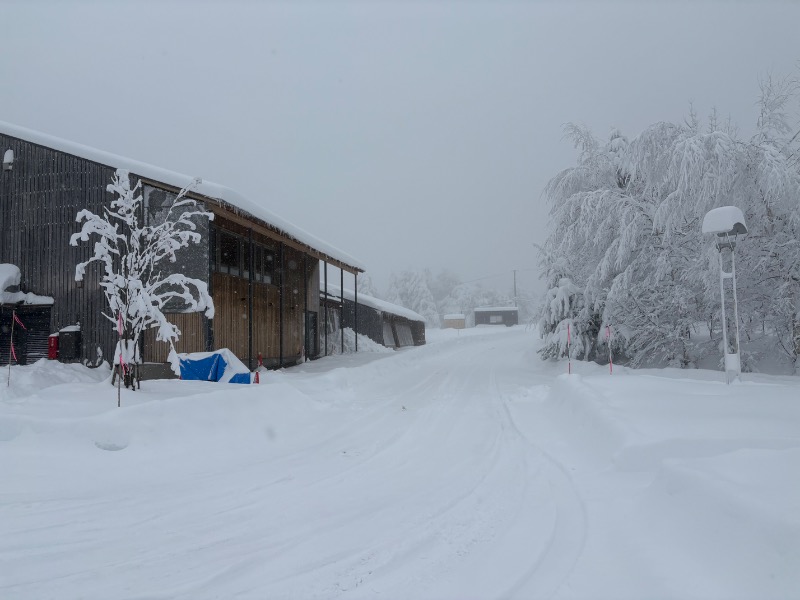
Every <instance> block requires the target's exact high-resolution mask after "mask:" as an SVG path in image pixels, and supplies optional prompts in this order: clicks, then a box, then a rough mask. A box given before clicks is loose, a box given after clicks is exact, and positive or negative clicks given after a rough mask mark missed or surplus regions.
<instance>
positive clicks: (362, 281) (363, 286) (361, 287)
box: [358, 273, 380, 298]
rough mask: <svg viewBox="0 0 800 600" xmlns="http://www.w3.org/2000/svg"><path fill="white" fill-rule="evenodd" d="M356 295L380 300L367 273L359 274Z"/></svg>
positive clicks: (376, 289)
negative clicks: (364, 295)
mask: <svg viewBox="0 0 800 600" xmlns="http://www.w3.org/2000/svg"><path fill="white" fill-rule="evenodd" d="M358 293H359V294H366V295H367V296H372V297H373V298H380V296H379V295H378V288H377V287H375V282H373V281H372V277H370V275H369V273H360V274H359V275H358Z"/></svg>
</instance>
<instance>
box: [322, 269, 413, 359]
mask: <svg viewBox="0 0 800 600" xmlns="http://www.w3.org/2000/svg"><path fill="white" fill-rule="evenodd" d="M321 296H322V298H321V302H322V304H323V305H327V306H328V307H329V309H330V310H332V311H335V313H334V314H336V316H335V317H334V318H333V321H334V322H341V325H342V326H343V327H349V328H351V329H354V327H353V325H354V324H355V323H356V312H357V314H358V316H357V319H358V333H361V334H364V335H366V336H368V337H369V338H370V339H371V340H373V341H374V342H377V343H379V344H382V345H384V346H386V347H388V348H402V347H404V346H422V345H423V344H425V319H424V318H423V317H422V316H421V315H419V314H417V313H415V312H414V311H413V310H410V309H408V308H405V307H403V306H398V305H397V304H392V303H391V302H386V301H385V300H381V299H379V298H374V297H373V296H369V295H367V294H361V293H359V294H358V310H357V311H356V302H355V298H356V297H355V293H354V292H353V290H349V289H345V290H344V295H342V291H341V288H340V287H339V286H334V285H328V295H327V297H326V296H325V292H324V291H323V292H322V293H321ZM342 302H343V305H342ZM339 315H341V320H339ZM330 320H331V319H330V318H329V321H330Z"/></svg>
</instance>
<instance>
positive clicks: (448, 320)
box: [444, 313, 467, 329]
mask: <svg viewBox="0 0 800 600" xmlns="http://www.w3.org/2000/svg"><path fill="white" fill-rule="evenodd" d="M466 326H467V317H466V315H464V314H462V313H452V314H449V315H445V316H444V329H464V328H465V327H466Z"/></svg>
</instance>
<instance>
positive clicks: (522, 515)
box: [0, 327, 800, 599]
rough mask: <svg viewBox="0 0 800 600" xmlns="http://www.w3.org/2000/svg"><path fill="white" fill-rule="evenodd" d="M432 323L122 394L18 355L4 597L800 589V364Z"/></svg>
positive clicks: (2, 400) (2, 543) (4, 462)
mask: <svg viewBox="0 0 800 600" xmlns="http://www.w3.org/2000/svg"><path fill="white" fill-rule="evenodd" d="M428 338H429V344H428V345H427V346H424V347H420V348H410V349H405V350H401V351H398V352H394V353H389V354H379V353H363V354H359V355H344V356H335V357H330V358H327V359H322V360H319V361H316V362H313V363H307V364H306V365H304V366H301V367H298V368H295V369H290V370H286V371H283V372H274V373H273V372H271V373H269V374H268V375H267V377H266V378H265V380H262V384H261V385H258V386H255V385H254V386H240V385H226V384H209V383H200V382H187V381H153V382H144V384H143V388H142V391H141V392H131V391H125V390H123V398H122V405H123V406H122V408H121V409H117V407H116V390H114V389H112V388H111V386H110V385H109V383H108V382H107V381H106V378H107V376H108V372H107V371H103V370H102V369H98V370H88V369H84V368H83V367H78V366H72V365H59V364H53V363H46V362H41V363H38V364H36V365H33V366H30V367H15V368H14V369H13V370H12V375H11V386H10V387H7V386H6V377H7V370H6V369H2V370H0V597H2V598H4V599H6V598H25V599H32V598H98V599H99V598H102V599H109V598H149V599H155V598H192V599H197V598H301V599H305V598H337V597H343V598H459V599H464V598H525V599H528V598H631V599H633V598H636V599H638V598H797V597H798V590H800V569H798V565H800V483H799V482H800V379H798V378H790V377H785V378H781V377H771V376H766V375H745V377H744V379H745V381H744V383H741V384H737V385H732V386H726V385H724V384H723V383H722V379H723V374H722V373H721V372H712V371H675V370H652V371H637V372H632V371H627V370H625V369H615V372H614V374H613V376H609V374H608V370H607V367H599V366H597V365H587V364H575V363H573V371H574V372H576V374H573V375H570V376H568V375H566V374H564V371H565V365H564V364H563V363H544V362H542V361H540V360H539V358H538V357H537V355H536V348H537V347H538V345H539V341H538V339H537V336H536V334H535V332H533V331H530V330H526V329H525V328H524V327H514V328H505V327H501V328H480V329H472V330H464V331H460V332H459V331H456V330H443V331H435V330H434V331H429V332H428Z"/></svg>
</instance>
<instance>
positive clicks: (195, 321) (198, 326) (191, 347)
mask: <svg viewBox="0 0 800 600" xmlns="http://www.w3.org/2000/svg"><path fill="white" fill-rule="evenodd" d="M166 317H167V320H168V321H169V322H170V323H173V324H175V325H177V326H178V329H180V330H181V336H180V338H179V339H178V341H177V342H176V343H175V351H176V352H178V353H183V352H204V351H205V349H206V319H205V317H204V316H203V313H171V314H168V315H166ZM168 354H169V344H167V343H166V342H158V341H156V330H155V329H148V330H147V331H145V332H144V352H143V354H142V358H143V359H144V361H145V362H167V356H168Z"/></svg>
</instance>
